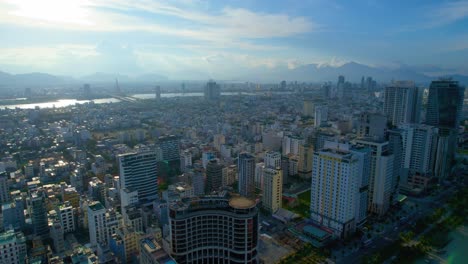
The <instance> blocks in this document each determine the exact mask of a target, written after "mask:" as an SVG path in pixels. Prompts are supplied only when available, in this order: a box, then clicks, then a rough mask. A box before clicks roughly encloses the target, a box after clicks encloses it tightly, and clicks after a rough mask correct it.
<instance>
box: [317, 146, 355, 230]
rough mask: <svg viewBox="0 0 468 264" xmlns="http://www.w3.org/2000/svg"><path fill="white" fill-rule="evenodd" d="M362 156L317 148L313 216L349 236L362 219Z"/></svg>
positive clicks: (332, 228)
mask: <svg viewBox="0 0 468 264" xmlns="http://www.w3.org/2000/svg"><path fill="white" fill-rule="evenodd" d="M362 176H363V174H362V170H361V166H360V162H359V158H358V157H356V155H354V154H353V153H351V152H350V151H349V150H342V149H338V148H337V149H331V148H324V149H323V150H320V151H315V152H314V165H313V169H312V183H311V201H310V210H311V219H312V221H314V222H315V223H317V224H318V225H321V226H325V227H327V228H330V229H331V230H333V232H334V234H335V235H336V236H337V237H340V238H346V237H349V236H350V235H351V234H352V233H354V231H355V230H356V225H357V224H358V222H359V220H360V219H356V217H357V216H359V213H358V212H357V210H359V208H360V203H361V199H360V193H359V189H360V186H361V181H362Z"/></svg>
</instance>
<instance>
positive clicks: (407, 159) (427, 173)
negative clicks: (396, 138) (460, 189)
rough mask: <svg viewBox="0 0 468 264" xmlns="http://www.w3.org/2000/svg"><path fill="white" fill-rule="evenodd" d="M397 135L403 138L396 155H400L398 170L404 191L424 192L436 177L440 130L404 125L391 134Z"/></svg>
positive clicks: (416, 125) (417, 125)
mask: <svg viewBox="0 0 468 264" xmlns="http://www.w3.org/2000/svg"><path fill="white" fill-rule="evenodd" d="M395 133H398V135H400V138H401V147H400V149H397V150H395V154H400V156H399V158H400V160H399V162H400V164H397V165H398V167H397V168H396V169H397V170H398V171H397V173H398V174H399V175H400V187H401V188H402V191H405V192H407V191H414V190H415V189H418V190H424V189H425V188H426V187H427V185H428V183H429V181H430V179H431V178H432V177H433V176H434V164H435V162H436V150H437V133H438V129H437V128H436V127H433V126H429V125H423V124H403V125H400V126H399V127H398V129H395V130H393V131H392V133H391V134H392V135H394V134H395ZM397 151H399V152H400V153H398V152H397Z"/></svg>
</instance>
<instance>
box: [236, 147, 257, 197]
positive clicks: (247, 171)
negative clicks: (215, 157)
mask: <svg viewBox="0 0 468 264" xmlns="http://www.w3.org/2000/svg"><path fill="white" fill-rule="evenodd" d="M237 163H238V164H237V167H238V169H239V193H240V195H242V196H245V197H252V196H253V195H254V193H255V157H254V156H253V155H251V154H249V153H241V154H239V157H238V161H237Z"/></svg>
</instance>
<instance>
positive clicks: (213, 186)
mask: <svg viewBox="0 0 468 264" xmlns="http://www.w3.org/2000/svg"><path fill="white" fill-rule="evenodd" d="M205 173H206V184H205V193H210V192H213V191H218V190H219V188H221V187H222V186H223V165H221V164H220V163H219V161H218V160H217V159H212V160H210V161H209V162H208V164H207V165H206V171H205Z"/></svg>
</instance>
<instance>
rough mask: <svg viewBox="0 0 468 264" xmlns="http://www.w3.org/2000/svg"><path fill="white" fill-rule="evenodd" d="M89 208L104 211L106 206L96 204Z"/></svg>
mask: <svg viewBox="0 0 468 264" xmlns="http://www.w3.org/2000/svg"><path fill="white" fill-rule="evenodd" d="M89 208H90V209H91V210H93V211H97V210H104V209H105V208H104V206H103V205H102V204H101V203H100V202H96V203H93V204H90V205H89Z"/></svg>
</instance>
